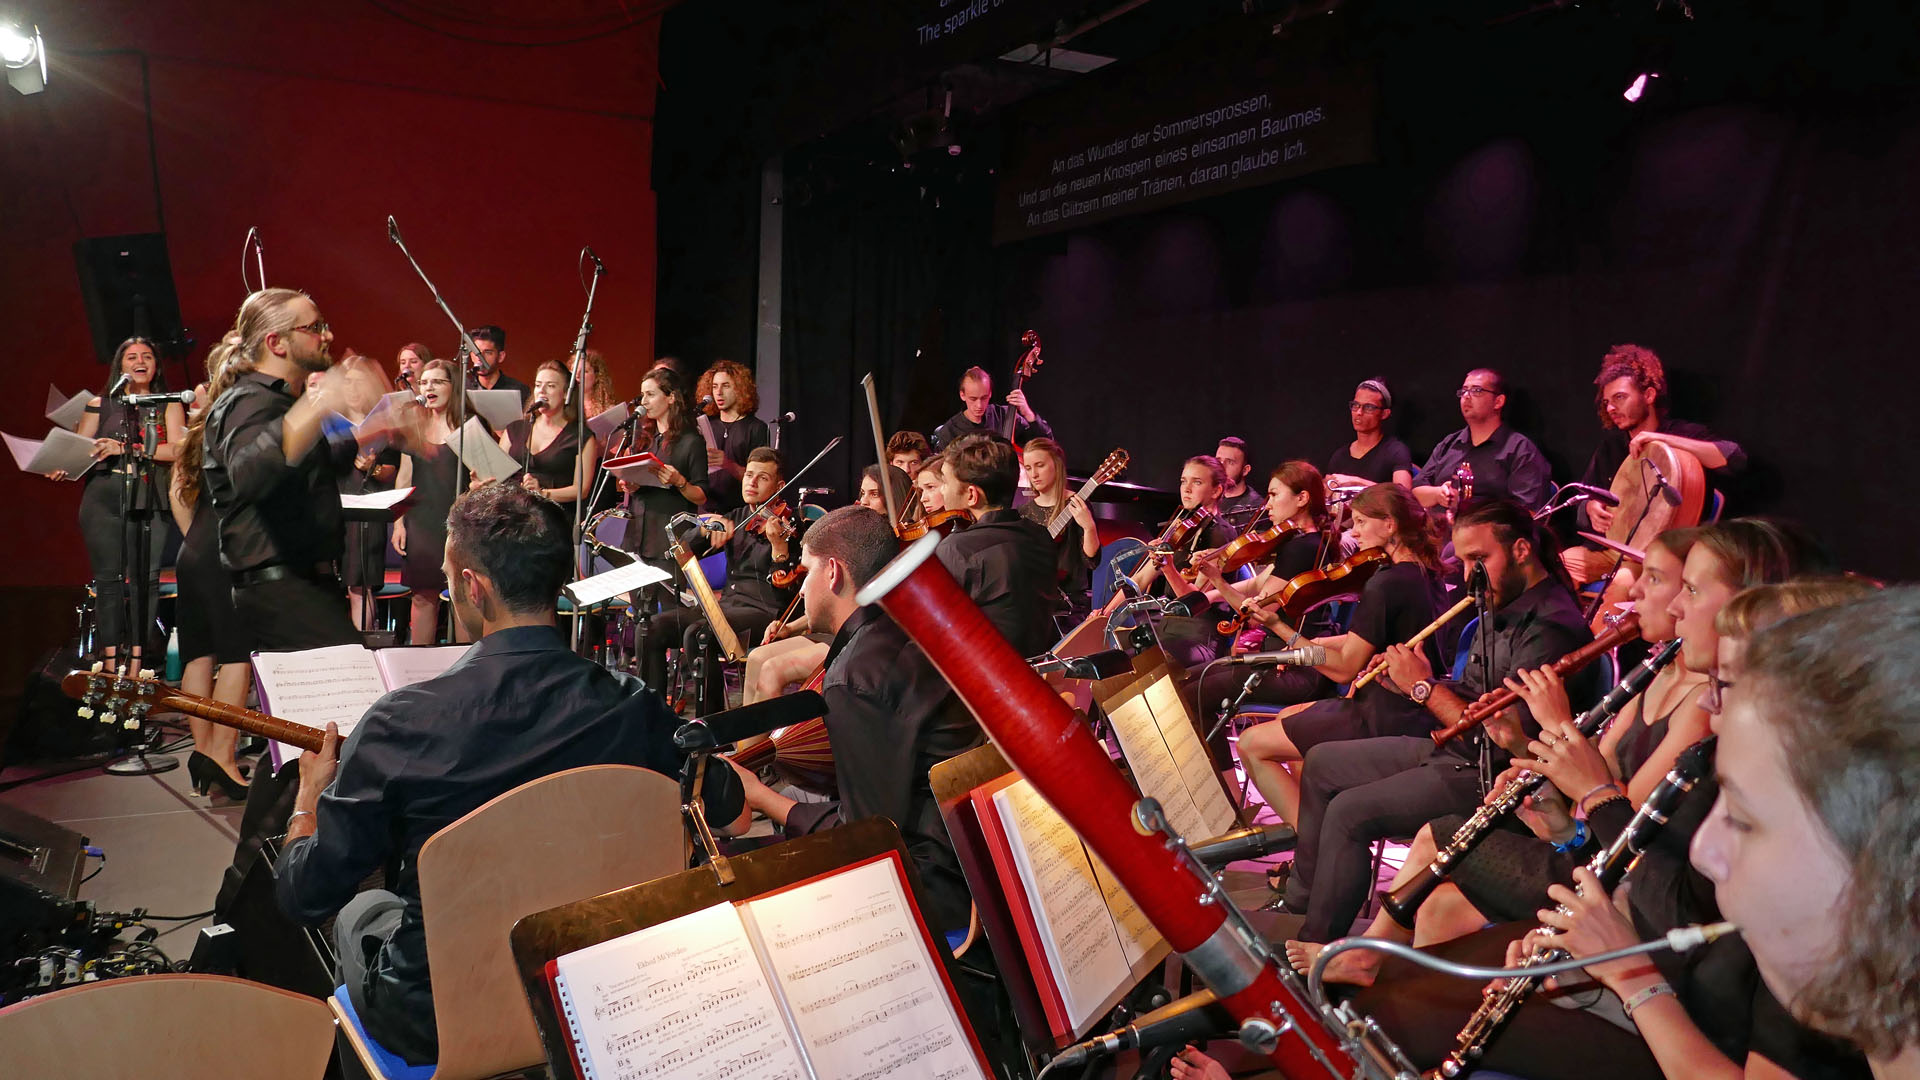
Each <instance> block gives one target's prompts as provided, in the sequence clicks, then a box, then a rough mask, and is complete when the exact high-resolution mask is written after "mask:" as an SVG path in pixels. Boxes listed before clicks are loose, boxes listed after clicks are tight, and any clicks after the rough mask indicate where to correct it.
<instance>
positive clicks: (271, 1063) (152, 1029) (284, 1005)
mask: <svg viewBox="0 0 1920 1080" xmlns="http://www.w3.org/2000/svg"><path fill="white" fill-rule="evenodd" d="M238 1032H244V1033H245V1035H244V1037H241V1038H236V1033H238ZM332 1054H333V1018H332V1017H331V1016H329V1015H327V1008H326V1006H324V1005H322V1004H321V1003H320V1002H318V1001H315V1000H314V999H312V998H310V997H306V996H305V995H302V994H295V993H290V992H288V991H286V990H278V989H275V988H274V987H271V986H267V985H266V984H264V983H256V982H247V981H246V980H244V979H230V978H227V977H225V976H222V975H141V976H136V977H133V978H127V979H106V980H103V981H101V982H96V983H87V984H85V985H82V986H76V987H73V988H71V989H67V990H59V991H56V992H54V993H51V994H46V995H44V996H41V997H36V998H29V999H27V1000H26V1001H23V1002H20V1003H19V1004H17V1005H10V1006H8V1007H7V1008H5V1009H0V1076H9V1077H21V1078H23V1080H24V1078H25V1077H34V1076H85V1077H89V1078H90V1080H160V1078H166V1077H179V1078H181V1080H189V1078H193V1080H198V1078H200V1077H206V1076H233V1075H239V1074H241V1073H245V1074H247V1075H249V1076H272V1077H278V1078H283V1080H320V1077H322V1076H324V1075H325V1074H326V1071H327V1059H328V1058H330V1057H331V1056H332Z"/></svg>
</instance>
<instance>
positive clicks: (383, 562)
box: [336, 349, 401, 629]
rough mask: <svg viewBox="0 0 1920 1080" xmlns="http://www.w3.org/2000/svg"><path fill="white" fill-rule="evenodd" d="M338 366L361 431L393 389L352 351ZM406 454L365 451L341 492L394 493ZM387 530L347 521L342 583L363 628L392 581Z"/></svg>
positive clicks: (349, 412) (349, 413) (350, 413)
mask: <svg viewBox="0 0 1920 1080" xmlns="http://www.w3.org/2000/svg"><path fill="white" fill-rule="evenodd" d="M336 366H337V367H339V368H340V370H341V372H342V373H343V374H344V376H345V378H346V395H345V406H346V408H345V411H344V415H345V416H346V418H347V419H348V420H349V421H350V422H352V423H353V424H354V426H355V427H358V426H359V425H360V424H362V423H364V422H365V421H366V419H367V414H368V413H370V412H372V411H373V409H374V407H375V406H376V405H378V404H379V403H380V399H381V397H383V396H384V395H385V394H386V393H387V392H388V391H389V390H391V389H392V386H391V385H390V384H389V383H388V382H387V376H386V372H384V371H381V370H380V366H379V365H378V364H375V363H374V362H373V361H371V360H369V359H367V358H366V356H364V355H362V354H360V353H357V352H354V351H353V350H352V349H348V350H347V351H346V355H345V356H344V357H342V358H341V360H340V363H339V364H338V365H336ZM400 456H401V455H400V451H399V450H397V449H395V448H393V447H387V448H386V449H383V450H379V451H376V452H371V453H369V452H365V451H363V452H361V453H360V454H359V455H358V456H356V457H355V458H354V459H353V470H352V471H351V472H344V473H341V474H340V476H339V478H338V479H339V484H340V494H342V495H368V494H372V493H374V492H379V491H391V490H393V486H394V480H395V479H396V478H397V477H398V476H399V474H400ZM387 529H388V526H387V524H386V523H385V522H378V521H349V522H347V547H346V552H345V557H344V558H342V559H341V561H340V582H341V584H343V585H345V586H346V587H347V603H348V605H349V606H350V607H351V609H352V611H353V624H354V625H355V626H357V627H360V628H362V629H365V628H367V627H368V626H369V625H370V624H371V612H372V608H373V602H374V598H375V597H377V596H379V595H380V589H381V588H382V587H383V586H385V585H386V583H387Z"/></svg>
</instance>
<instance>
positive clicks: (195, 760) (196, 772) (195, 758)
mask: <svg viewBox="0 0 1920 1080" xmlns="http://www.w3.org/2000/svg"><path fill="white" fill-rule="evenodd" d="M187 776H188V777H189V778H191V779H192V781H193V793H194V794H195V795H205V794H207V792H208V791H210V790H211V789H213V788H216V787H217V788H219V789H220V793H221V794H222V795H225V796H226V797H227V798H229V799H232V800H233V801H234V802H243V801H245V799H246V797H247V785H245V784H243V783H241V782H240V781H238V780H235V779H234V778H233V776H232V774H230V773H228V772H227V770H225V769H223V768H221V767H220V763H219V762H217V761H215V760H213V759H212V758H210V757H208V756H207V755H205V754H203V753H201V752H200V751H198V750H195V751H193V752H192V753H190V754H188V755H187Z"/></svg>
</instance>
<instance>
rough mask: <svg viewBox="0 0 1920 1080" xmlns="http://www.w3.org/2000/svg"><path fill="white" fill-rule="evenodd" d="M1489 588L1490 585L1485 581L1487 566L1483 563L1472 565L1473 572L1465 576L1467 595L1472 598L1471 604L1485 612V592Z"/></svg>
mask: <svg viewBox="0 0 1920 1080" xmlns="http://www.w3.org/2000/svg"><path fill="white" fill-rule="evenodd" d="M1489 587H1490V584H1489V582H1488V581H1487V564H1486V563H1483V562H1481V563H1474V564H1473V571H1472V572H1471V573H1469V574H1468V575H1467V593H1468V595H1470V596H1472V597H1473V602H1474V603H1475V604H1476V605H1478V606H1479V607H1480V608H1481V609H1482V610H1485V608H1486V606H1487V590H1488V588H1489Z"/></svg>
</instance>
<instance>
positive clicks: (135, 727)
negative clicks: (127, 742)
mask: <svg viewBox="0 0 1920 1080" xmlns="http://www.w3.org/2000/svg"><path fill="white" fill-rule="evenodd" d="M120 726H121V727H123V728H126V729H127V730H128V731H139V730H140V720H139V718H138V717H135V716H128V717H127V718H126V719H125V720H123V721H121V723H120Z"/></svg>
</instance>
